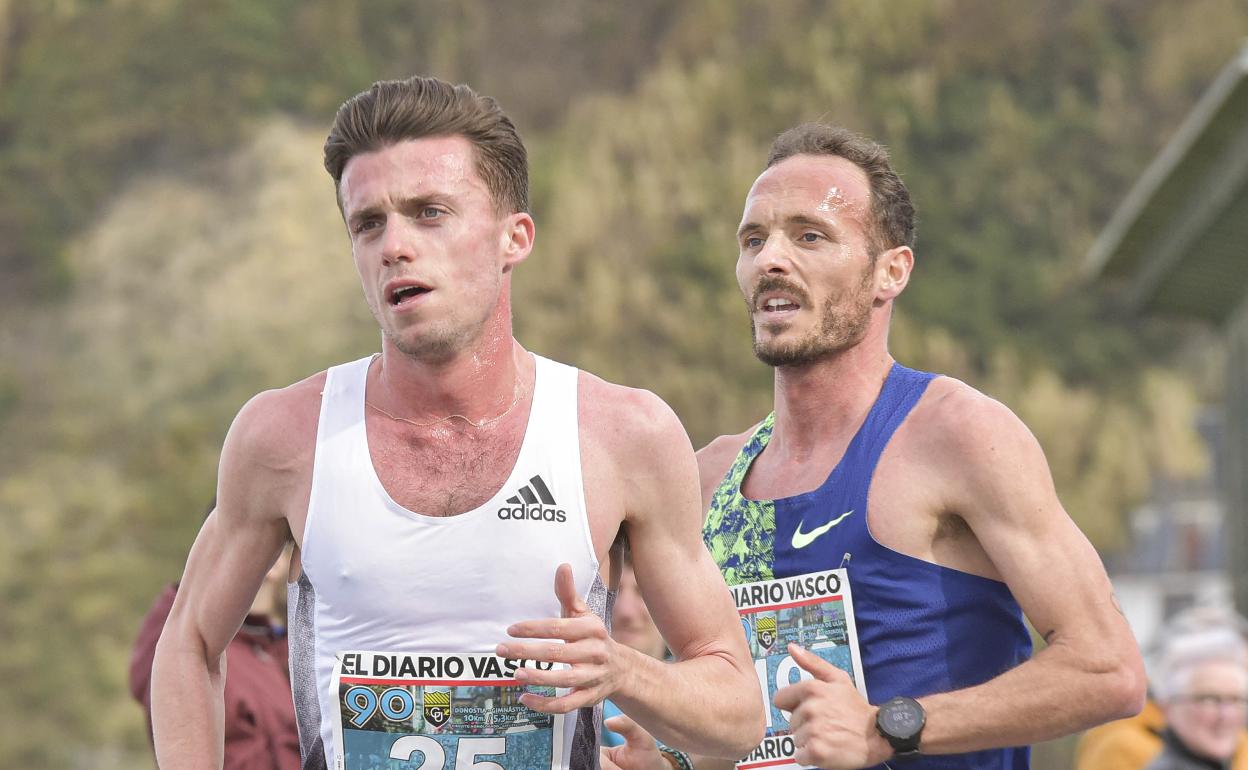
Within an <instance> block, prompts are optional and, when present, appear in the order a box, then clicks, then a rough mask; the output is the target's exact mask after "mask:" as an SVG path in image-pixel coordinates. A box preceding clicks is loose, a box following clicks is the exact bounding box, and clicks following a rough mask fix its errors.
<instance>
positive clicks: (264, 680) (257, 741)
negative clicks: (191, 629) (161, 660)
mask: <svg viewBox="0 0 1248 770" xmlns="http://www.w3.org/2000/svg"><path fill="white" fill-rule="evenodd" d="M290 550H291V549H290V548H289V547H287V548H286V550H285V551H283V552H282V555H281V557H279V558H278V560H277V563H276V564H274V565H273V568H272V569H270V570H269V572H268V574H267V575H265V578H264V586H263V587H262V588H261V589H260V591H259V592H258V593H257V594H256V600H255V602H254V603H253V604H252V605H251V610H250V612H248V614H247V618H246V620H244V621H243V625H242V627H241V628H240V629H239V630H238V634H237V635H235V637H234V639H233V641H231V642H230V646H229V648H228V650H227V652H226V678H225V765H224V770H299V764H300V759H299V733H298V728H297V726H296V724H295V707H294V702H293V700H292V699H291V694H290V671H289V668H288V653H287V641H286V628H285V624H286V580H287V577H288V575H289V572H290ZM177 590H178V584H177V583H172V584H170V585H168V586H166V587H165V589H164V591H162V592H161V593H160V595H159V596H157V597H156V601H155V603H154V604H152V608H151V609H150V610H149V611H148V613H147V617H145V618H144V619H143V625H142V627H141V628H140V629H139V636H138V639H137V640H136V641H135V643H134V650H133V651H132V653H131V656H130V694H131V695H133V696H134V698H135V700H137V701H138V702H139V703H140V704H142V706H143V709H144V711H145V712H146V716H147V735H148V740H149V741H150V740H151V737H152V697H151V684H152V658H153V656H154V655H155V654H156V642H157V641H158V640H159V639H160V632H161V630H162V629H163V628H164V626H165V619H166V618H167V617H168V616H169V609H170V608H171V607H172V606H173V597H174V595H175V594H176V593H177Z"/></svg>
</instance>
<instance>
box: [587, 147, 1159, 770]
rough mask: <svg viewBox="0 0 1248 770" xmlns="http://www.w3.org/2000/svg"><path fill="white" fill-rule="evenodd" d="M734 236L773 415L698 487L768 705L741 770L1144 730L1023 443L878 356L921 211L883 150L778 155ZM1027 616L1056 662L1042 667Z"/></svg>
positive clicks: (729, 450)
mask: <svg viewBox="0 0 1248 770" xmlns="http://www.w3.org/2000/svg"><path fill="white" fill-rule="evenodd" d="M737 235H738V246H739V248H740V256H739V259H738V261H737V268H736V272H737V281H738V284H739V286H740V288H741V291H742V294H743V295H744V298H745V301H746V305H747V309H748V312H749V316H750V320H751V323H752V327H753V337H754V351H755V354H756V355H757V356H758V357H759V358H760V359H761V360H762V361H763V362H764V363H766V364H768V365H770V366H772V367H774V368H775V408H774V412H772V414H770V415H768V416H767V417H766V419H764V420H763V421H762V422H761V423H759V424H758V425H756V426H754V427H752V428H750V429H749V430H746V431H745V432H743V433H740V434H737V435H733V436H724V437H721V438H718V439H716V440H715V441H713V442H712V443H711V444H710V445H709V446H707V447H706V448H704V449H703V450H702V451H701V452H700V453H699V464H700V468H701V478H702V490H703V504H704V506H705V507H706V508H707V509H708V516H707V520H706V522H705V525H704V537H705V540H706V543H707V545H708V547H709V549H710V551H711V553H712V556H713V557H714V559H715V561H716V562H717V563H718V564H719V567H720V569H721V570H722V571H723V574H724V576H725V578H726V579H727V582H728V584H729V585H730V586H731V587H732V591H733V594H734V597H735V598H736V600H737V603H738V606H739V608H740V613H741V618H742V623H743V627H744V628H745V630H746V634H747V637H748V638H749V644H750V646H751V650H752V652H753V654H754V656H755V659H756V661H757V662H756V668H757V673H758V677H759V680H760V685H761V686H762V688H763V689H764V690H765V691H766V693H767V696H768V700H771V701H772V703H771V704H769V708H768V713H767V718H766V721H767V725H768V736H767V737H766V738H765V739H764V741H763V743H762V744H760V746H759V747H758V749H756V750H754V751H752V752H751V753H750V755H748V756H747V757H746V758H745V759H743V760H742V761H740V762H739V763H738V765H737V766H738V768H740V769H741V770H753V769H754V768H767V769H768V770H775V769H776V768H784V767H795V766H798V765H806V766H816V767H820V768H829V769H833V768H864V767H872V766H882V763H887V766H889V767H892V768H897V769H899V768H924V770H926V769H928V768H951V769H952V768H960V769H963V770H965V769H966V768H994V769H1000V770H1006V769H1008V770H1019V769H1021V768H1026V767H1027V765H1028V754H1029V751H1028V749H1027V748H1026V746H1027V745H1028V744H1031V743H1034V742H1036V741H1043V740H1048V739H1051V738H1055V737H1057V736H1060V735H1064V734H1067V733H1072V732H1075V731H1077V730H1080V729H1083V728H1085V727H1088V726H1091V725H1093V724H1096V723H1099V722H1103V721H1106V720H1110V719H1116V718H1119V717H1123V716H1126V715H1129V714H1133V713H1135V712H1136V711H1138V710H1139V708H1140V706H1141V704H1142V702H1143V696H1144V675H1143V668H1142V664H1141V662H1140V655H1139V652H1138V650H1137V648H1136V644H1135V642H1134V640H1133V638H1132V635H1131V632H1130V630H1129V628H1128V627H1127V623H1126V621H1125V619H1124V618H1123V616H1122V614H1121V613H1120V612H1119V610H1118V608H1117V606H1116V603H1115V600H1114V597H1113V595H1112V593H1111V587H1110V584H1109V581H1108V579H1107V577H1106V575H1105V571H1104V569H1103V567H1102V566H1101V563H1100V560H1099V559H1098V557H1097V555H1096V553H1095V551H1093V549H1092V547H1091V546H1090V545H1089V543H1088V542H1087V540H1086V539H1085V538H1084V537H1083V535H1082V534H1081V533H1080V532H1079V530H1078V529H1077V528H1076V527H1075V525H1074V524H1073V522H1071V520H1070V518H1069V517H1068V516H1067V514H1066V513H1065V511H1064V510H1063V509H1062V506H1061V503H1060V502H1059V501H1058V498H1057V495H1056V493H1055V491H1054V488H1053V482H1052V480H1051V477H1050V474H1049V470H1048V467H1047V464H1046V461H1045V458H1044V455H1043V453H1042V452H1041V449H1040V446H1039V445H1038V443H1037V442H1036V440H1035V438H1034V437H1033V436H1032V435H1031V434H1030V433H1029V432H1028V430H1027V428H1026V427H1025V426H1024V425H1023V424H1022V423H1021V422H1020V421H1019V420H1018V418H1017V417H1015V416H1014V415H1013V414H1012V413H1011V412H1010V411H1009V410H1008V409H1007V408H1006V407H1004V406H1003V405H1001V404H1000V403H998V402H996V401H994V400H992V399H990V398H988V397H986V396H984V395H983V394H981V393H979V392H977V391H975V390H974V389H973V388H971V387H969V386H967V385H965V384H964V383H961V382H958V381H957V380H954V379H952V378H949V377H940V376H936V375H932V374H927V373H924V372H918V371H914V370H911V369H907V368H906V367H904V366H902V365H900V364H898V363H896V362H895V361H894V360H893V359H892V357H891V356H890V355H889V352H888V344H887V343H888V327H889V318H890V315H891V313H892V307H893V302H894V300H895V299H896V298H897V297H898V296H899V295H900V294H901V292H902V291H903V290H904V289H905V288H906V285H907V283H908V282H909V280H910V275H911V269H912V267H913V265H914V254H913V252H912V245H913V236H914V210H913V207H912V205H911V203H910V198H909V193H908V192H907V191H906V188H905V186H904V185H903V184H902V182H901V179H900V178H899V177H898V176H897V174H896V173H894V171H893V170H892V168H891V166H890V164H889V160H888V156H887V154H886V153H885V152H884V150H883V148H881V147H880V146H879V145H877V144H875V143H874V142H871V141H869V140H867V139H864V138H862V137H859V136H857V135H855V134H853V133H851V132H849V131H845V130H843V129H839V128H835V127H831V126H826V125H818V124H808V125H803V126H799V127H797V128H794V129H792V130H790V131H788V132H786V133H784V134H783V135H781V136H780V137H779V138H778V139H777V140H776V142H775V144H774V145H773V147H772V151H771V155H770V157H769V159H768V162H767V168H766V170H765V171H764V172H763V173H762V175H760V176H759V177H758V179H757V180H756V181H755V183H754V185H753V187H752V188H751V189H750V192H749V195H748V197H747V199H746V202H745V212H744V215H743V217H742V220H741V225H740V229H739V231H738V234H737ZM1023 613H1026V616H1027V618H1028V619H1029V620H1030V621H1031V623H1032V625H1033V626H1034V627H1035V629H1036V630H1037V631H1038V632H1039V633H1040V634H1041V635H1042V636H1043V637H1044V639H1045V640H1046V641H1047V645H1046V646H1045V647H1044V649H1042V650H1041V651H1040V652H1039V653H1037V654H1036V655H1035V656H1034V657H1032V656H1031V642H1030V638H1029V634H1028V631H1027V628H1026V627H1025V625H1024V622H1023ZM848 672H852V674H851V673H848ZM613 724H614V723H613ZM621 728H624V729H625V731H626V734H632V735H633V736H634V738H633V740H632V741H630V744H629V747H630V748H631V749H635V751H633V752H632V753H631V754H630V755H629V756H625V753H623V752H621V751H620V750H619V749H612V750H611V752H613V755H614V756H615V758H616V759H617V760H618V764H630V765H632V766H639V765H641V764H642V761H641V759H640V755H641V754H643V753H645V750H646V746H645V743H644V741H643V740H641V738H640V737H638V736H637V731H635V730H631V726H630V725H621ZM898 754H905V755H910V756H906V757H895V755H898ZM649 755H650V758H651V759H653V760H657V759H658V758H657V757H656V756H655V755H654V753H653V752H652V751H651V752H649ZM698 764H699V770H702V768H703V767H704V766H710V765H713V764H714V763H712V762H703V761H699V763H698ZM650 766H654V767H662V765H660V764H657V763H655V764H651V765H650Z"/></svg>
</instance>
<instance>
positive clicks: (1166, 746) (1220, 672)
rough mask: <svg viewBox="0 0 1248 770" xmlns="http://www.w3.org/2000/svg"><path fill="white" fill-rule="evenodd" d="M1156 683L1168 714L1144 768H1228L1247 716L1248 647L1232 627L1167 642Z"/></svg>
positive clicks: (1161, 769)
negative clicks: (1153, 753)
mask: <svg viewBox="0 0 1248 770" xmlns="http://www.w3.org/2000/svg"><path fill="white" fill-rule="evenodd" d="M1159 668H1160V674H1159V676H1158V681H1157V684H1156V691H1157V702H1158V704H1159V705H1160V707H1161V711H1162V713H1163V714H1164V716H1165V721H1166V728H1165V730H1163V732H1162V744H1163V746H1162V750H1161V754H1159V755H1158V756H1157V758H1156V759H1154V760H1153V761H1152V762H1150V763H1149V764H1148V765H1147V766H1146V768H1145V770H1228V769H1229V768H1230V767H1231V758H1232V757H1233V756H1234V755H1235V752H1236V750H1237V749H1238V748H1240V747H1241V746H1242V744H1243V729H1244V719H1245V716H1248V649H1246V648H1245V644H1244V639H1243V637H1242V636H1240V635H1239V634H1238V633H1236V632H1235V631H1234V630H1232V629H1229V628H1221V629H1211V630H1208V631H1204V632H1200V633H1194V634H1191V635H1188V636H1183V637H1180V638H1178V639H1176V640H1175V641H1174V643H1173V644H1171V645H1169V646H1168V649H1167V651H1166V655H1165V657H1164V658H1163V660H1162V662H1161V665H1160V666H1159Z"/></svg>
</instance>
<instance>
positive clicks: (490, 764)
mask: <svg viewBox="0 0 1248 770" xmlns="http://www.w3.org/2000/svg"><path fill="white" fill-rule="evenodd" d="M553 665H554V664H550V663H544V662H535V661H516V660H507V659H504V658H499V657H497V656H494V655H478V654H464V655H447V654H429V655H425V654H413V653H403V654H394V653H380V652H346V653H342V654H340V655H339V656H338V663H337V665H336V667H335V671H334V685H333V687H334V692H335V694H336V696H337V698H336V699H337V705H338V714H337V715H336V717H337V718H336V719H335V721H334V727H335V731H334V732H335V738H336V739H337V745H338V756H337V762H336V763H335V767H336V768H337V770H562V768H564V767H565V766H566V762H565V760H564V757H563V722H564V718H563V717H561V716H558V715H551V714H541V713H538V712H536V711H533V710H531V709H529V708H527V707H526V706H525V705H524V704H522V703H521V702H520V696H521V695H522V694H524V693H525V692H534V693H536V694H539V695H554V694H555V691H554V688H552V687H526V686H524V685H522V684H520V683H519V682H517V681H516V679H515V672H516V669H518V668H520V667H523V666H533V667H540V668H550V667H552V666H553Z"/></svg>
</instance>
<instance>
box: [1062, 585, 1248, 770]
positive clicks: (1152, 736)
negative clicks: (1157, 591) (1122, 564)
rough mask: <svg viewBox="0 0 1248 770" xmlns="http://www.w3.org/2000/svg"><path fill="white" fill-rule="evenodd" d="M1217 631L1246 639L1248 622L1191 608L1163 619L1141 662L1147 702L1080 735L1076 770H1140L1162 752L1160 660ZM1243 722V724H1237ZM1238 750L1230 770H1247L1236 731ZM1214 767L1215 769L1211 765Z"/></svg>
mask: <svg viewBox="0 0 1248 770" xmlns="http://www.w3.org/2000/svg"><path fill="white" fill-rule="evenodd" d="M1218 629H1223V630H1230V631H1232V632H1234V634H1236V635H1238V636H1239V637H1240V638H1241V639H1248V620H1245V619H1244V618H1242V617H1240V616H1239V615H1237V614H1235V613H1234V612H1233V611H1231V610H1227V609H1221V608H1217V607H1194V608H1192V609H1189V610H1185V611H1184V612H1180V613H1178V614H1176V615H1175V616H1174V617H1172V618H1171V619H1170V620H1168V621H1167V622H1166V624H1165V626H1164V627H1163V628H1162V629H1161V631H1160V632H1159V633H1158V635H1157V637H1156V638H1155V639H1154V640H1153V643H1152V644H1151V645H1150V647H1149V649H1148V650H1147V651H1146V656H1145V662H1146V664H1147V666H1148V670H1149V678H1150V680H1151V684H1152V687H1151V688H1150V692H1149V700H1148V702H1147V703H1146V704H1145V705H1144V709H1143V710H1142V711H1141V712H1140V713H1139V714H1138V715H1136V716H1134V717H1131V718H1129V719H1122V720H1119V721H1117V722H1110V723H1108V724H1104V725H1100V726H1099V727H1094V728H1092V729H1091V730H1088V731H1087V732H1086V733H1084V735H1083V737H1082V738H1081V739H1080V741H1079V744H1078V747H1077V748H1076V753H1075V770H1143V768H1144V767H1145V766H1147V765H1148V764H1149V762H1151V761H1152V760H1153V759H1154V758H1156V757H1157V756H1158V755H1159V754H1160V753H1161V751H1162V747H1163V737H1162V736H1163V735H1164V734H1165V730H1166V716H1165V713H1164V712H1163V710H1162V708H1161V706H1160V705H1159V704H1158V702H1157V700H1156V690H1157V687H1158V685H1159V684H1160V682H1161V677H1162V669H1163V667H1164V661H1165V660H1166V659H1168V655H1169V651H1170V650H1172V649H1176V648H1178V647H1181V646H1182V644H1183V643H1184V640H1186V639H1188V638H1189V637H1193V636H1196V637H1199V636H1202V635H1205V634H1208V633H1210V632H1216V631H1217V630H1218ZM1241 721H1242V720H1241ZM1238 737H1239V740H1238V748H1237V749H1236V750H1235V753H1234V757H1233V760H1232V762H1231V764H1230V767H1231V768H1233V770H1248V731H1244V730H1243V729H1242V728H1241V729H1240V730H1239V736H1238ZM1214 766H1215V767H1216V766H1217V765H1214Z"/></svg>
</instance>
